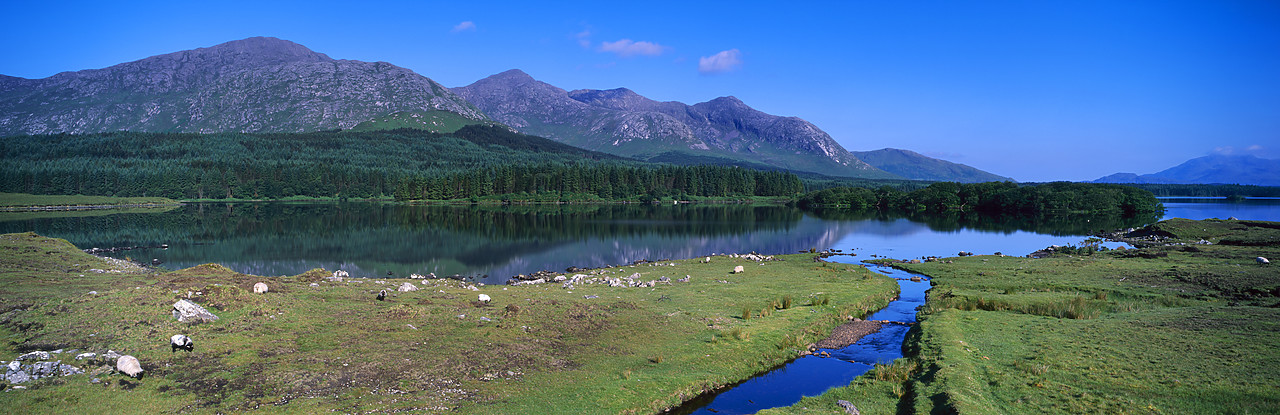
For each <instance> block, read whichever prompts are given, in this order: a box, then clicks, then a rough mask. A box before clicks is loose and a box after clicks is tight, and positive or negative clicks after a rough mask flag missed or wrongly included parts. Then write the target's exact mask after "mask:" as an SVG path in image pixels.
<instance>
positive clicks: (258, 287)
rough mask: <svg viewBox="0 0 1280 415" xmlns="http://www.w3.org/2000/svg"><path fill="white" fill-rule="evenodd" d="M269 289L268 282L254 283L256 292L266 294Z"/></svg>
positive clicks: (254, 291)
mask: <svg viewBox="0 0 1280 415" xmlns="http://www.w3.org/2000/svg"><path fill="white" fill-rule="evenodd" d="M267 291H268V289H267V284H266V283H262V282H260V283H257V284H253V293H254V294H265V293H266V292H267Z"/></svg>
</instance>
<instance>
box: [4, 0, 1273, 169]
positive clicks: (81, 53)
mask: <svg viewBox="0 0 1280 415" xmlns="http://www.w3.org/2000/svg"><path fill="white" fill-rule="evenodd" d="M112 3H114V2H62V3H57V5H56V6H50V3H45V2H33V1H19V2H7V4H6V6H5V9H6V15H7V18H6V19H5V20H6V22H5V24H4V25H3V26H0V38H3V39H4V42H0V74H5V75H10V76H20V77H25V78H43V77H46V76H50V75H53V74H55V73H58V72H62V71H74V70H82V69H93V68H102V67H107V66H110V65H113V64H117V63H122V62H127V61H132V60H137V59H142V58H145V57H148V56H153V55H158V54H164V53H169V52H175V51H179V50H184V49H193V48H197V47H206V46H212V45H215V44H218V43H222V42H226V41H230V40H235V39H242V38H246V37H251V36H274V37H278V38H282V39H287V40H291V41H294V42H297V43H300V44H302V45H305V46H307V47H309V48H311V49H312V50H315V51H317V52H322V53H325V54H328V55H329V56H330V57H333V58H338V59H357V60H366V61H386V62H390V63H393V64H396V65H399V66H403V67H406V68H409V69H412V70H414V71H416V72H418V73H420V74H423V75H425V76H428V77H430V78H432V79H435V80H436V81H438V82H440V83H442V84H444V85H446V86H450V87H454V86H462V85H467V84H470V83H471V82H474V81H476V80H478V79H481V78H484V77H486V76H489V75H492V74H495V73H498V72H501V71H504V70H507V69H512V68H519V69H521V70H524V71H525V72H528V73H529V74H530V75H532V76H533V77H535V78H537V79H539V80H542V81H545V82H548V83H550V84H552V85H556V86H558V87H561V88H564V89H569V90H572V89H579V88H592V89H608V88H616V87H627V88H631V89H633V90H635V91H636V92H638V93H640V94H641V95H645V96H647V97H649V98H653V99H657V100H662V101H682V102H685V103H690V104H692V103H696V102H702V101H707V100H710V99H713V98H716V97H719V96H725V95H733V96H736V97H738V98H740V99H742V100H743V101H744V102H746V103H747V104H748V105H751V106H753V107H755V108H757V109H760V110H762V111H765V112H768V113H771V114H777V115H787V116H798V117H801V118H804V119H806V120H809V121H811V122H813V123H814V124H816V125H818V126H819V127H820V128H822V129H824V130H826V131H827V132H828V133H830V134H831V135H832V137H834V138H835V139H836V140H837V141H839V142H840V143H841V144H842V145H844V146H845V147H846V148H848V149H849V150H854V151H859V150H874V149H879V148H884V147H894V148H904V149H909V150H913V151H917V152H920V153H923V154H926V155H930V156H934V157H939V158H943V159H946V160H950V161H954V162H959V163H965V164H969V165H972V166H974V167H978V168H981V169H984V170H987V171H990V172H993V173H997V174H1001V175H1006V176H1011V177H1013V178H1015V179H1017V180H1021V181H1048V180H1091V179H1095V178H1098V177H1100V176H1103V175H1106V174H1110V173H1115V172H1121V171H1123V172H1136V173H1154V172H1156V171H1159V170H1163V169H1165V168H1168V167H1172V166H1174V165H1176V164H1178V163H1181V162H1183V161H1186V160H1188V159H1191V158H1195V157H1200V156H1204V155H1208V154H1212V153H1215V152H1217V153H1232V154H1255V155H1259V156H1262V157H1267V158H1278V157H1280V2H1276V1H1229V0H1228V1H1209V0H1206V1H1194V2H1187V1H1061V2H1053V1H974V2H957V1H938V2H933V1H841V2H776V3H775V2H750V1H734V2H711V1H707V2H670V3H668V2H639V3H627V4H622V3H618V4H613V3H608V2H555V4H554V5H536V4H527V3H532V2H509V3H508V2H377V1H371V2H362V3H359V4H356V3H348V2H324V1H310V2H275V1H254V2H217V3H204V2H144V1H136V2H121V3H123V4H112Z"/></svg>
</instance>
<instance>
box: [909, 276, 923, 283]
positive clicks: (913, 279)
mask: <svg viewBox="0 0 1280 415" xmlns="http://www.w3.org/2000/svg"><path fill="white" fill-rule="evenodd" d="M920 281H924V279H923V278H920V276H918V275H913V276H911V282H920Z"/></svg>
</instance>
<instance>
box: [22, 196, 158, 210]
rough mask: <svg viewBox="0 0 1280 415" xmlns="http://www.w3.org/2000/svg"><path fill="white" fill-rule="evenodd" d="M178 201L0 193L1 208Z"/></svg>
mask: <svg viewBox="0 0 1280 415" xmlns="http://www.w3.org/2000/svg"><path fill="white" fill-rule="evenodd" d="M176 204H178V201H176V200H173V199H168V198H163V197H113V196H85V195H32V194H26V193H0V208H4V209H14V208H44V207H52V208H75V207H85V206H94V207H99V206H103V207H106V206H139V205H176Z"/></svg>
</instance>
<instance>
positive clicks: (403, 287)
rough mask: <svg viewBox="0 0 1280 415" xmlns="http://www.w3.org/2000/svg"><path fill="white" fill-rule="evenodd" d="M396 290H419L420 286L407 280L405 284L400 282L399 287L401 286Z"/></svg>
mask: <svg viewBox="0 0 1280 415" xmlns="http://www.w3.org/2000/svg"><path fill="white" fill-rule="evenodd" d="M396 291H399V292H402V293H403V292H409V291H418V287H417V286H415V285H413V284H410V283H407V282H406V283H404V284H400V287H399V288H396Z"/></svg>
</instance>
